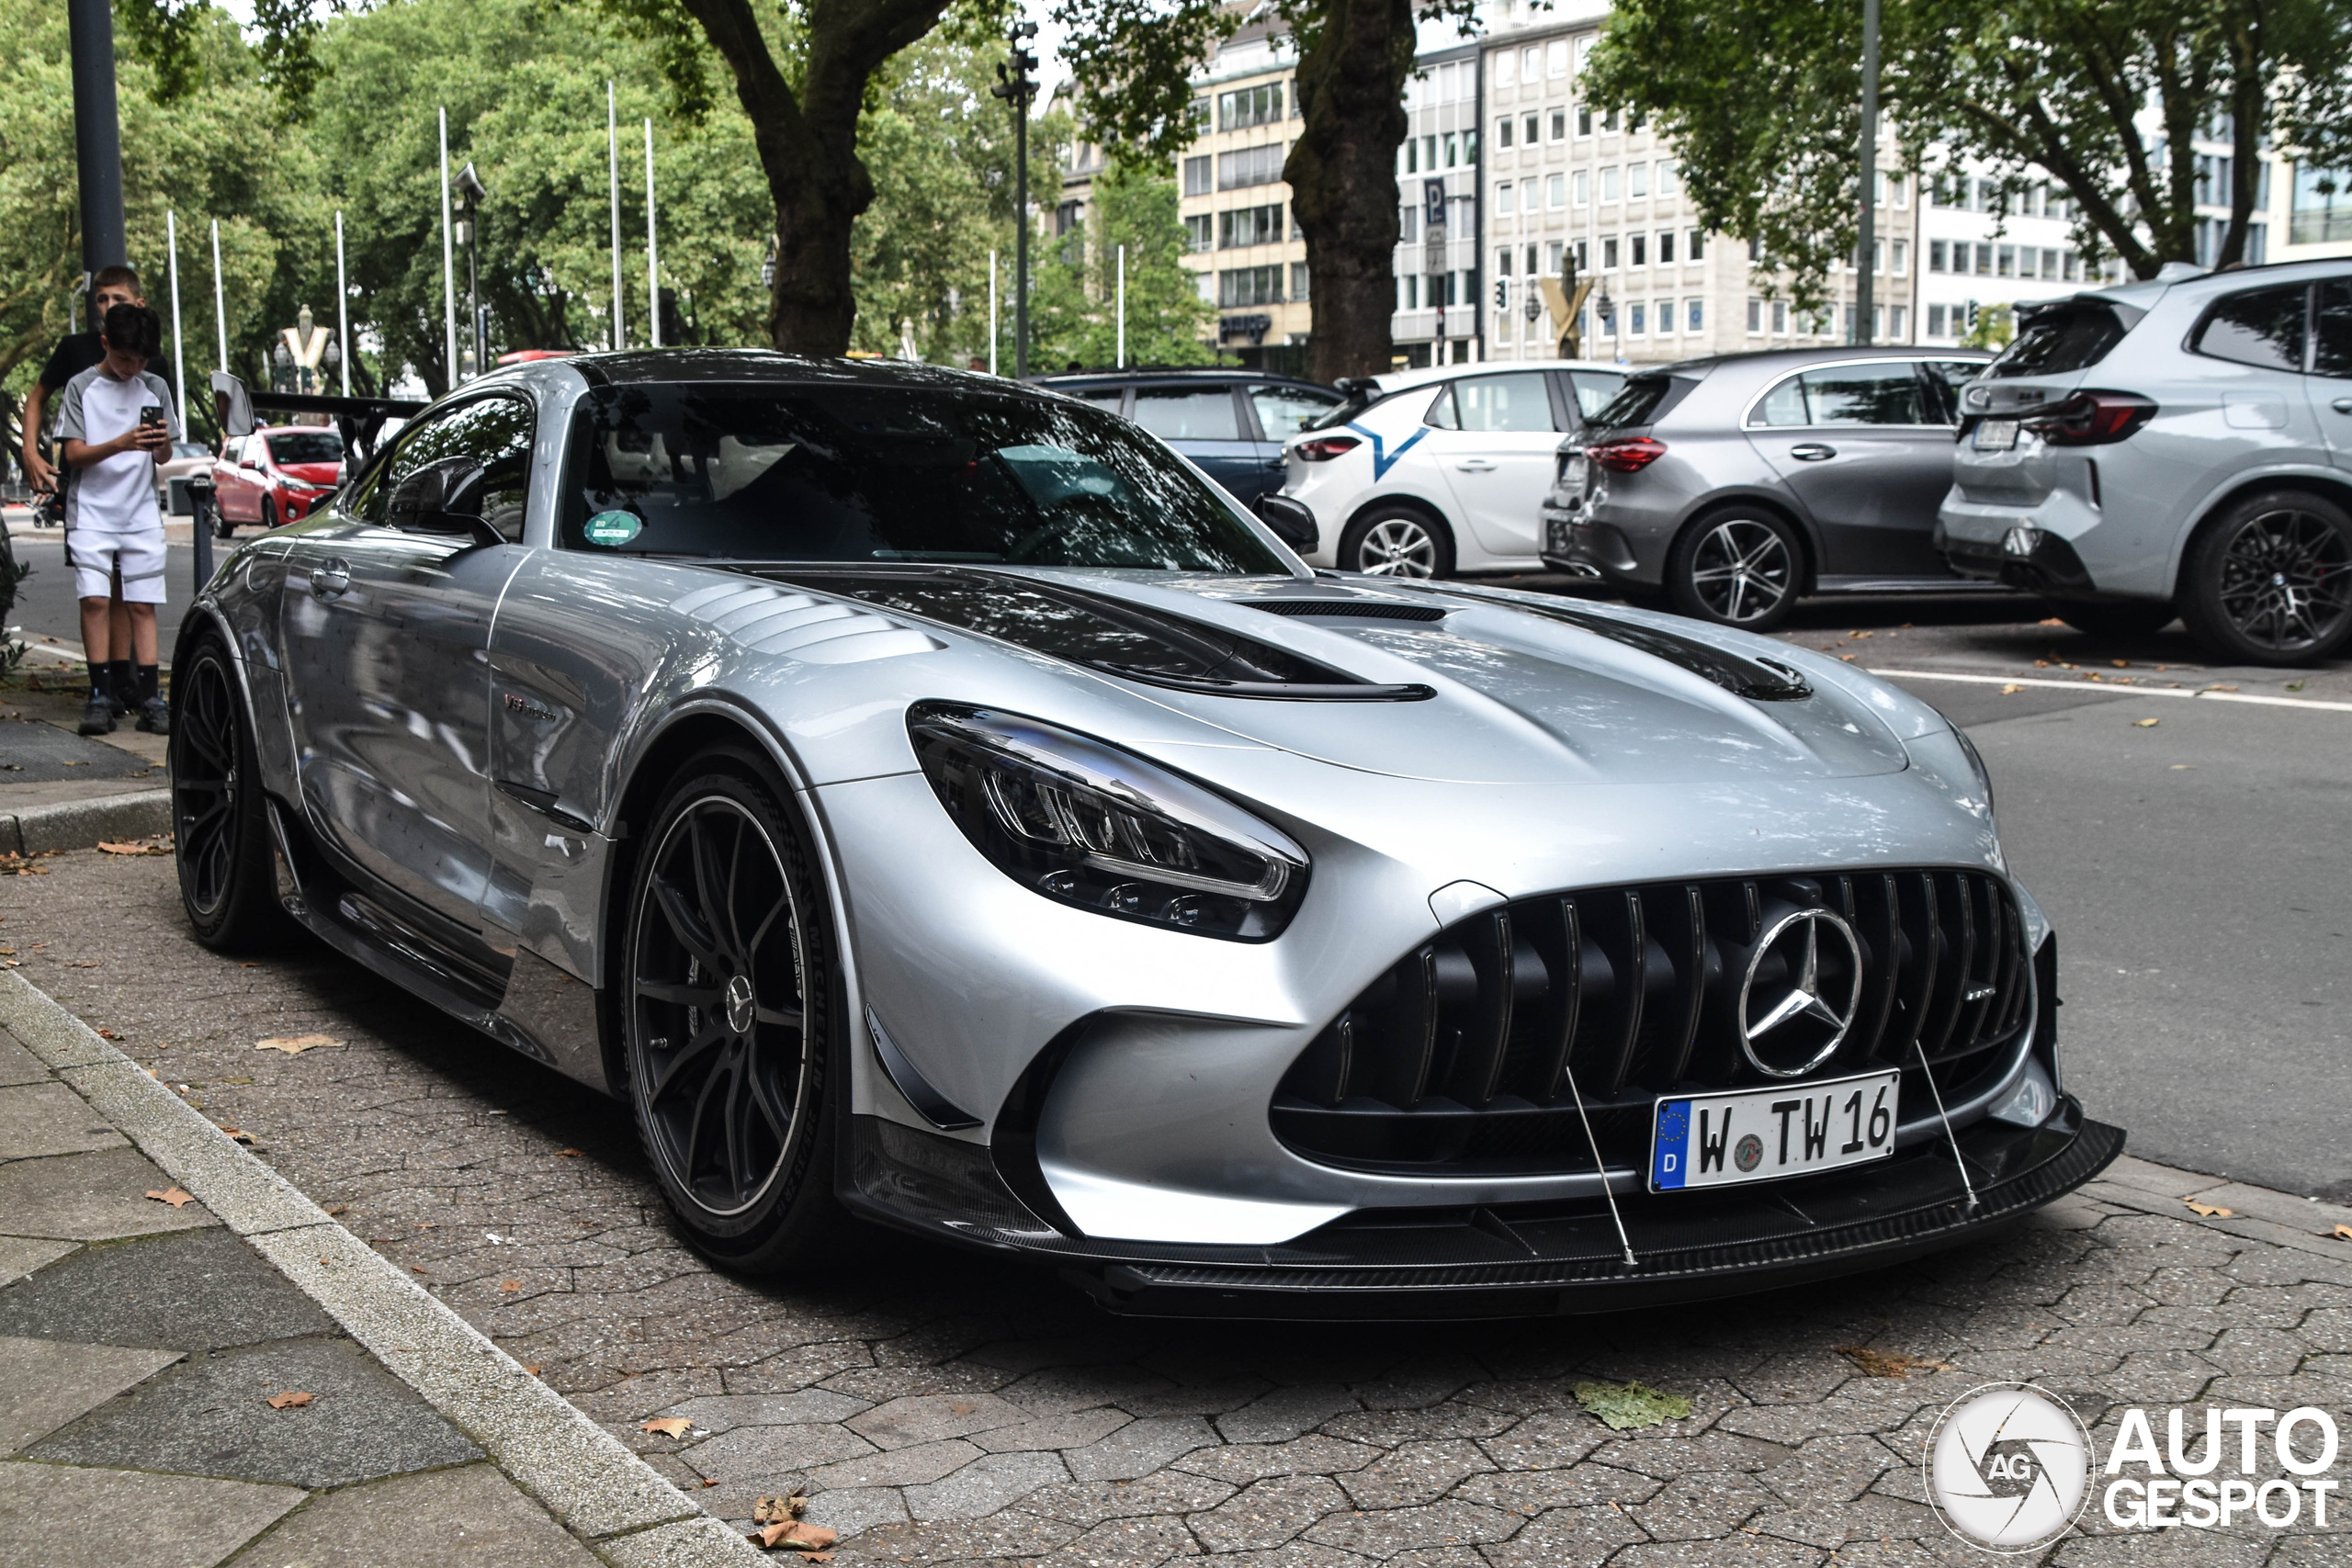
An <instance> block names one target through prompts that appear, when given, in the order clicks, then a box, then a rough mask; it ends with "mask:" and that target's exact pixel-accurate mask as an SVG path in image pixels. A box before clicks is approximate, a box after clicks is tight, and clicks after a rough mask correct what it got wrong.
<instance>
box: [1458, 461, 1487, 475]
mask: <svg viewBox="0 0 2352 1568" xmlns="http://www.w3.org/2000/svg"><path fill="white" fill-rule="evenodd" d="M1453 466H1454V467H1455V468H1459V469H1461V470H1462V471H1463V472H1464V473H1465V474H1489V473H1492V472H1494V468H1495V466H1494V465H1493V464H1492V463H1489V462H1488V461H1487V459H1485V458H1484V457H1464V458H1463V459H1462V461H1460V462H1458V463H1456V464H1454V465H1453Z"/></svg>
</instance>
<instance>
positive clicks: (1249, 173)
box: [1216, 141, 1283, 190]
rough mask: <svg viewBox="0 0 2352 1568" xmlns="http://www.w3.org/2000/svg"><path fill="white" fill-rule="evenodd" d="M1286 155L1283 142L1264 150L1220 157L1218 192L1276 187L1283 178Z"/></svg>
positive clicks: (1249, 150) (1272, 142) (1248, 150)
mask: <svg viewBox="0 0 2352 1568" xmlns="http://www.w3.org/2000/svg"><path fill="white" fill-rule="evenodd" d="M1282 177H1283V144H1282V143H1281V142H1279V141H1269V142H1267V143H1266V144H1265V145H1264V146H1263V147H1244V148H1243V149H1242V150H1241V151H1240V152H1220V153H1218V154H1217V160H1216V188H1217V189H1219V190H1247V189H1248V188H1249V187H1250V186H1270V185H1272V184H1274V183H1275V182H1276V181H1278V180H1280V179H1281V178H1282Z"/></svg>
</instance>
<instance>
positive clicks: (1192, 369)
mask: <svg viewBox="0 0 2352 1568" xmlns="http://www.w3.org/2000/svg"><path fill="white" fill-rule="evenodd" d="M1029 379H1030V381H1031V382H1032V383H1034V384H1035V385H1037V386H1040V387H1053V388H1056V389H1060V388H1064V387H1124V386H1125V385H1126V384H1127V383H1129V382H1130V381H1204V382H1218V383H1223V384H1226V385H1230V386H1241V385H1244V384H1247V385H1249V386H1252V387H1304V388H1306V389H1308V390H1310V391H1316V392H1328V393H1329V394H1330V395H1331V396H1333V397H1337V396H1339V393H1338V392H1337V391H1336V390H1335V389H1332V388H1329V387H1327V386H1325V385H1324V384H1323V383H1322V382H1320V381H1310V380H1308V379H1307V378H1306V377H1304V376H1279V375H1275V374H1272V372H1269V371H1263V370H1252V369H1250V367H1247V366H1238V367H1237V366H1231V365H1215V366H1210V365H1131V366H1129V367H1127V368H1125V370H1056V371H1054V372H1052V373H1051V374H1049V375H1045V376H1032V377H1030V378H1029Z"/></svg>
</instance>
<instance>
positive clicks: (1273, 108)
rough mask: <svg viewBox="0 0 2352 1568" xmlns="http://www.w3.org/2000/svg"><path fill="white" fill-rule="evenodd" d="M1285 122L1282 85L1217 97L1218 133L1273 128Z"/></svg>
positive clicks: (1249, 89)
mask: <svg viewBox="0 0 2352 1568" xmlns="http://www.w3.org/2000/svg"><path fill="white" fill-rule="evenodd" d="M1280 118H1283V85H1282V84H1281V83H1280V82H1269V83H1266V84H1264V85H1261V86H1256V87H1238V88H1236V89H1235V90H1234V91H1232V92H1230V93H1219V94H1218V95H1217V96H1216V121H1217V129H1218V130H1249V129H1250V127H1251V126H1253V125H1271V124H1272V123H1273V122H1274V121H1276V120H1278V119H1280Z"/></svg>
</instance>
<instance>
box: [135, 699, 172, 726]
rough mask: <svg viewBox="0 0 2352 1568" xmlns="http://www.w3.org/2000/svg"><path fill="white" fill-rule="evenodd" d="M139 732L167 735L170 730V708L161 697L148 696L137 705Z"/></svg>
mask: <svg viewBox="0 0 2352 1568" xmlns="http://www.w3.org/2000/svg"><path fill="white" fill-rule="evenodd" d="M137 728H138V730H139V733H141V735H169V734H170V733H171V732H172V708H171V705H170V704H169V703H166V702H165V701H164V699H163V698H161V697H149V698H148V699H147V700H146V701H145V702H143V703H141V704H140V705H139V724H138V727H137Z"/></svg>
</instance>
